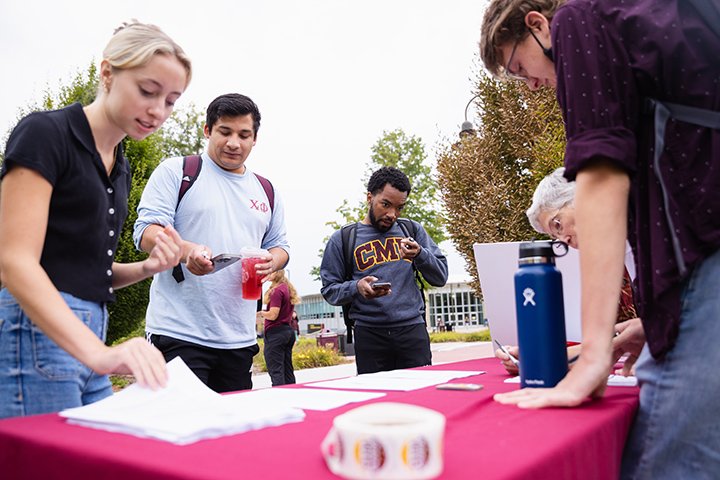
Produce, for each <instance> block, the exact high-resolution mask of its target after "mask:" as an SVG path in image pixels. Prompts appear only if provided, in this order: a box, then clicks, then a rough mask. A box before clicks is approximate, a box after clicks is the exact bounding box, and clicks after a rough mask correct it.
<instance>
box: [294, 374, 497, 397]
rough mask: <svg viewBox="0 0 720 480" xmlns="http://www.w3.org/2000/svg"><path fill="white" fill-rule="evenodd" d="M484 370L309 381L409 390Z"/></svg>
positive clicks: (354, 387)
mask: <svg viewBox="0 0 720 480" xmlns="http://www.w3.org/2000/svg"><path fill="white" fill-rule="evenodd" d="M483 373H485V372H484V371H477V372H469V371H465V370H409V369H400V370H390V371H387V372H376V373H365V374H362V375H357V376H355V377H347V378H340V379H337V380H327V381H324V382H315V383H308V384H307V386H308V387H320V388H338V389H349V390H390V391H392V390H396V391H403V392H409V391H412V390H418V389H420V388H426V387H432V386H433V385H439V384H441V383H446V382H449V381H450V380H453V379H455V378H466V377H472V376H474V375H482V374H483Z"/></svg>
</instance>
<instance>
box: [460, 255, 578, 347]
mask: <svg viewBox="0 0 720 480" xmlns="http://www.w3.org/2000/svg"><path fill="white" fill-rule="evenodd" d="M519 245H520V242H503V243H476V244H474V245H473V250H474V252H475V263H476V265H477V270H478V276H479V278H480V288H481V290H482V293H483V313H484V316H485V318H486V319H487V321H488V325H489V327H490V336H491V337H492V339H493V340H497V341H498V342H500V343H501V344H502V345H517V344H518V339H517V319H516V318H517V317H516V315H515V283H514V275H515V272H516V271H517V269H518V248H519ZM555 262H556V265H557V267H558V269H559V270H560V272H562V281H563V300H564V302H565V335H566V336H567V340H568V341H572V342H579V341H580V340H581V339H582V335H581V328H580V257H579V256H578V252H577V250H574V249H572V248H571V249H569V251H568V253H567V255H565V256H564V257H560V258H556V259H555Z"/></svg>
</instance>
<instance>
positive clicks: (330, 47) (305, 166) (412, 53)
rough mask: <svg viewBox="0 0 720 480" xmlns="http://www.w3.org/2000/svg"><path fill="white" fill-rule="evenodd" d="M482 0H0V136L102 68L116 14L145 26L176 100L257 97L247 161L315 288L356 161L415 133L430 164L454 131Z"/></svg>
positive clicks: (358, 190) (349, 193)
mask: <svg viewBox="0 0 720 480" xmlns="http://www.w3.org/2000/svg"><path fill="white" fill-rule="evenodd" d="M485 3H486V2H485V1H482V0H446V1H440V0H364V1H345V0H305V1H300V0H278V1H272V0H270V1H262V2H260V1H253V2H251V1H249V0H220V1H213V0H208V1H205V2H197V1H194V2H188V1H185V0H173V1H166V0H143V1H138V0H122V1H115V2H105V1H102V0H101V1H98V0H94V1H89V0H77V1H73V0H68V1H57V0H22V1H12V0H3V1H2V2H0V65H1V66H2V72H3V73H2V77H0V78H1V79H2V80H0V81H1V82H2V83H1V85H2V88H0V133H1V135H0V137H3V138H4V137H5V133H6V132H7V131H8V129H10V128H11V127H12V126H13V125H14V123H15V121H16V117H17V113H18V110H19V109H20V108H21V107H24V106H27V105H28V104H30V103H33V102H35V101H36V100H37V99H39V98H40V97H41V95H42V92H43V91H44V90H45V89H46V88H48V87H49V88H51V89H56V88H57V86H58V85H59V84H60V82H61V81H67V80H68V79H69V78H71V77H72V76H74V74H75V73H77V72H78V71H84V70H85V69H86V68H87V66H88V65H89V64H90V62H92V61H95V62H96V63H97V62H99V60H100V59H101V52H102V49H103V48H104V46H105V44H106V43H107V41H108V39H109V38H110V36H111V34H112V32H113V30H114V28H115V27H117V26H118V25H120V24H121V23H122V22H123V21H126V20H129V19H131V18H137V19H138V20H140V21H143V22H148V23H154V24H156V25H158V26H160V27H161V28H162V29H163V30H165V31H166V32H167V33H168V34H169V35H170V36H171V37H173V38H174V39H175V40H176V41H177V42H178V43H179V44H180V45H181V46H182V47H183V48H184V49H185V51H186V52H187V53H188V55H189V56H190V57H191V59H192V61H193V70H194V72H193V80H192V83H191V84H190V86H189V88H188V89H187V90H186V92H185V93H184V95H183V96H182V98H181V99H180V101H179V102H178V105H179V106H180V107H183V106H187V105H188V104H189V103H190V102H192V103H194V104H195V105H197V106H198V108H200V109H201V110H203V111H204V109H205V107H206V106H207V104H208V103H209V102H210V101H211V100H212V99H213V98H215V97H216V96H217V95H220V94H223V93H228V92H239V93H243V94H246V95H248V96H250V97H251V98H253V100H255V102H256V103H257V104H258V106H259V108H260V112H261V113H262V117H263V119H262V126H261V128H260V132H259V135H258V143H257V146H256V147H255V149H254V150H253V152H252V154H251V155H250V157H249V159H248V163H247V165H248V167H249V168H250V169H251V170H254V171H257V172H258V173H260V174H262V175H264V176H266V177H268V178H269V179H270V180H271V181H272V182H273V184H274V185H275V188H276V190H277V192H278V194H279V195H280V196H281V197H282V198H283V200H284V201H285V204H286V221H287V226H288V235H289V240H290V243H291V248H292V252H291V263H290V265H289V267H288V270H289V272H290V278H291V280H292V281H293V283H294V284H295V285H296V287H298V290H299V291H300V293H301V294H309V293H317V292H319V289H320V284H319V282H313V281H312V280H311V278H310V276H309V273H308V272H309V270H310V268H311V267H312V266H314V265H318V264H319V262H320V259H319V258H318V257H317V252H318V249H320V248H322V247H323V243H322V239H323V238H324V237H325V236H326V235H327V234H329V233H330V230H329V229H328V227H326V226H325V222H326V221H329V220H338V219H339V218H338V217H337V215H336V214H335V209H336V208H337V207H338V206H339V205H340V204H341V203H342V200H343V199H344V198H348V199H350V200H351V203H352V204H355V203H356V202H357V201H358V200H359V199H361V198H364V190H365V189H364V186H363V185H362V183H361V179H362V177H363V174H364V173H365V172H364V168H365V165H366V163H367V162H368V160H369V158H370V155H371V150H370V149H371V147H372V145H373V144H374V143H375V142H376V141H377V140H378V139H379V138H380V137H381V135H382V133H383V131H390V130H394V129H397V128H401V129H403V130H404V131H405V132H406V133H407V134H409V135H415V136H418V137H420V138H422V140H423V142H424V144H425V146H426V151H427V153H428V161H429V162H430V163H434V161H435V160H434V159H435V152H436V147H437V145H438V144H440V143H446V142H447V140H448V139H454V138H455V137H456V136H457V132H458V131H459V127H460V124H461V123H462V121H463V120H464V118H463V115H464V109H465V105H466V104H467V102H468V100H469V99H470V98H471V96H472V93H471V91H472V85H473V79H474V78H475V77H476V72H477V70H478V68H479V67H478V59H477V43H478V39H479V31H480V22H481V19H482V11H483V8H484V6H485ZM469 115H470V116H471V117H472V108H471V109H470V113H469ZM38 140H39V141H42V139H38ZM2 148H3V149H4V145H3V146H2ZM411 180H412V179H411ZM441 246H442V247H443V249H444V250H445V251H446V252H447V253H448V256H449V258H450V273H451V276H452V277H458V276H464V275H465V274H464V264H463V261H462V260H461V259H460V257H459V255H458V254H457V252H455V251H454V249H453V248H452V244H451V243H450V242H444V243H443V244H442V245H441Z"/></svg>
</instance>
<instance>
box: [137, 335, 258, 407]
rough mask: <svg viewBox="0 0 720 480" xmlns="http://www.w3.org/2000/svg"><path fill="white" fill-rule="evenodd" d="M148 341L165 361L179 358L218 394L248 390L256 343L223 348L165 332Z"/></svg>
mask: <svg viewBox="0 0 720 480" xmlns="http://www.w3.org/2000/svg"><path fill="white" fill-rule="evenodd" d="M149 340H150V343H152V344H153V345H155V347H157V349H158V350H160V351H161V352H162V354H163V356H164V357H165V361H166V362H169V361H170V360H172V359H173V358H175V357H180V358H182V359H183V361H184V362H185V363H186V364H187V366H188V367H189V368H190V370H192V372H193V373H194V374H195V375H197V377H198V378H199V379H200V380H201V381H202V382H203V383H204V384H205V385H207V386H208V387H210V388H211V389H213V390H215V391H216V392H218V393H222V392H234V391H237V390H251V389H252V372H251V368H252V359H253V357H254V356H255V354H257V353H258V352H259V351H260V347H258V346H257V344H255V345H251V346H249V347H245V348H233V349H227V350H226V349H222V348H210V347H206V346H204V345H198V344H196V343H191V342H186V341H184V340H178V339H176V338H172V337H168V336H165V335H150V338H149Z"/></svg>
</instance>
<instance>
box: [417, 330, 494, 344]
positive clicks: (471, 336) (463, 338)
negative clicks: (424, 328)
mask: <svg viewBox="0 0 720 480" xmlns="http://www.w3.org/2000/svg"><path fill="white" fill-rule="evenodd" d="M489 341H490V331H489V330H487V329H484V330H478V331H477V332H470V333H459V332H432V333H431V334H430V343H446V342H489Z"/></svg>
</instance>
